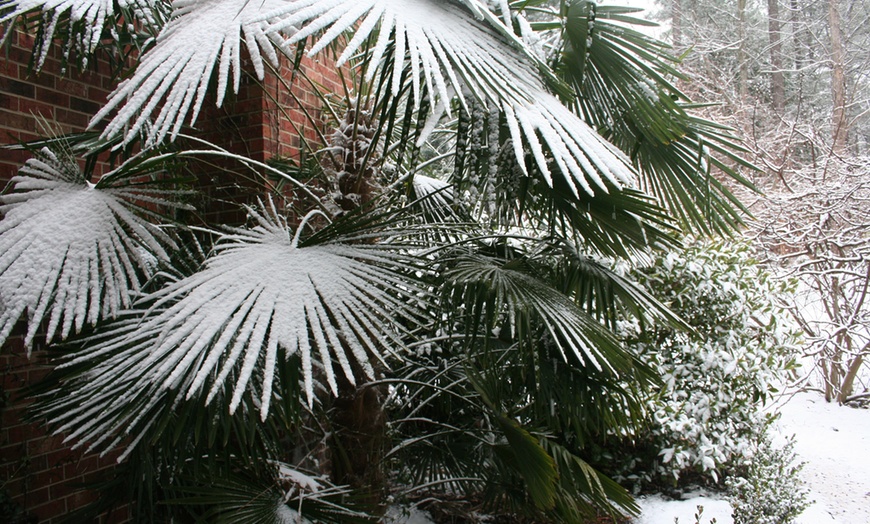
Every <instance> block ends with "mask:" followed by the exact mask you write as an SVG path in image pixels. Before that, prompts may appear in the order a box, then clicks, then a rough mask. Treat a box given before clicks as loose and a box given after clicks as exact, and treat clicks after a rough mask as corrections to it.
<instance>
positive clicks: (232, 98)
mask: <svg viewBox="0 0 870 524" xmlns="http://www.w3.org/2000/svg"><path fill="white" fill-rule="evenodd" d="M31 48H32V38H31V37H29V36H27V35H24V34H20V33H19V34H18V35H15V41H13V42H12V45H11V46H10V47H9V50H8V54H7V55H5V56H0V144H14V143H17V142H19V141H27V140H32V139H35V138H37V137H38V136H39V134H40V131H41V129H40V123H39V121H40V119H44V120H45V121H47V122H48V123H49V124H50V125H52V126H53V127H54V129H55V130H56V131H60V132H63V133H67V132H75V131H83V130H84V129H86V127H87V125H88V122H89V121H90V119H91V117H92V116H93V115H94V114H95V113H96V112H97V111H98V110H99V108H100V107H102V105H103V104H105V102H106V100H107V98H108V96H109V93H110V92H111V91H112V89H113V88H114V86H113V84H112V76H111V74H110V71H109V67H108V65H107V64H105V63H102V62H98V63H96V64H95V65H94V66H92V67H91V68H89V69H88V70H87V71H85V72H83V73H80V72H70V73H68V74H66V75H64V74H62V73H61V60H60V55H59V51H58V48H57V46H55V48H54V49H52V51H51V52H50V53H49V56H48V58H47V59H46V63H45V66H44V68H43V70H42V71H41V72H40V73H39V74H33V73H32V72H30V70H29V68H28V61H29V59H30V52H29V49H31ZM289 66H290V64H289V62H288V61H287V60H286V59H283V63H282V68H281V71H282V75H281V76H282V78H278V77H277V75H274V74H267V76H266V78H265V79H264V80H263V81H262V82H260V81H258V80H255V79H254V77H253V76H248V75H245V76H244V77H243V79H242V82H241V87H240V90H239V92H238V93H237V94H229V93H228V96H227V99H226V100H225V102H224V104H223V106H222V107H220V108H218V107H215V105H214V98H210V99H207V100H206V102H205V104H204V105H203V111H202V114H201V115H200V116H199V118H198V120H197V123H196V132H197V133H198V134H199V136H200V137H201V138H204V139H206V140H209V141H211V142H213V143H215V144H217V145H219V146H221V147H223V148H225V149H227V150H228V151H230V152H231V153H235V154H239V155H243V156H247V157H249V158H251V159H253V160H256V161H258V162H266V161H268V160H270V159H273V158H275V157H281V158H289V159H298V158H299V156H300V154H301V153H302V148H303V144H304V143H305V142H306V141H307V142H308V143H318V137H319V136H322V135H323V134H324V133H325V132H326V131H327V129H326V123H325V122H324V120H323V115H322V112H321V105H320V100H319V98H317V96H316V95H315V94H314V93H313V92H312V90H311V89H310V88H309V87H308V84H307V81H306V82H303V81H302V78H301V77H300V76H299V75H294V74H293V73H292V71H291V70H290V67H289ZM302 67H303V68H305V70H306V75H307V76H308V78H310V79H311V80H312V81H314V82H317V83H318V84H320V85H323V86H326V87H327V88H329V89H334V90H335V92H338V93H341V92H343V90H342V88H341V84H340V82H341V78H340V75H338V74H337V72H336V70H335V68H333V67H331V66H330V65H329V64H324V63H320V62H317V61H315V60H311V59H308V58H305V59H304V61H303V64H302ZM288 88H289V89H291V90H292V91H291V92H288ZM312 119H313V120H314V123H312V122H311V120H312ZM300 133H301V134H303V135H304V138H305V141H303V140H301V139H300V136H299V135H300ZM28 157H29V155H28V154H27V153H26V152H24V151H17V150H8V149H0V188H4V187H6V186H7V183H8V181H9V179H10V178H12V177H13V176H14V175H15V174H16V173H17V170H18V168H19V167H20V166H21V165H22V164H23V163H24V162H25V161H26V160H27V158H28ZM223 164H224V162H221V161H218V162H217V163H216V164H212V165H213V166H215V167H212V168H209V169H208V170H206V169H204V168H199V169H197V171H196V174H197V177H198V179H199V182H198V189H199V190H200V191H201V192H202V193H203V197H202V199H201V203H202V214H201V216H202V217H203V219H205V220H206V221H209V222H212V223H241V222H243V221H244V219H245V216H244V211H243V208H242V207H241V204H249V203H253V202H254V201H256V199H257V198H261V197H262V196H263V195H264V193H265V192H266V189H267V188H266V187H263V186H262V185H258V184H257V183H255V182H252V181H251V179H250V174H251V173H244V172H243V171H242V170H241V167H240V166H239V165H238V164H236V165H229V164H227V165H226V166H224V165H223ZM100 169H102V170H106V169H108V166H107V165H103V166H101V168H100ZM7 189H8V188H7ZM22 324H23V323H22ZM19 327H22V326H19ZM23 332H24V330H23V329H16V331H15V332H14V333H13V336H11V337H10V338H9V339H8V340H7V342H6V344H4V346H3V347H2V349H0V385H2V390H0V511H2V510H3V509H4V505H8V507H18V508H20V509H21V510H22V513H21V519H22V520H20V521H19V522H22V523H24V522H40V523H46V524H54V523H56V522H60V520H61V519H62V518H63V517H64V516H65V515H67V514H68V513H69V512H71V511H73V510H75V509H78V508H81V507H82V506H84V505H86V504H87V503H88V502H91V501H92V500H94V498H95V497H96V494H95V493H92V492H87V491H82V490H81V489H80V488H79V486H80V485H81V484H83V483H88V482H92V481H94V480H97V479H98V478H100V476H102V475H105V474H107V473H109V472H110V471H111V468H112V467H113V465H114V464H115V457H116V456H117V455H116V454H115V455H109V456H107V457H104V458H100V457H99V456H97V455H94V454H86V453H83V452H81V451H80V450H71V449H70V447H69V445H65V444H63V442H62V440H63V439H62V437H56V436H50V435H48V434H47V433H46V432H45V430H44V429H43V428H42V427H40V426H38V425H35V424H32V423H28V422H25V421H24V419H23V416H24V414H25V412H26V409H27V405H28V403H29V400H28V399H27V398H26V395H25V390H26V388H27V387H28V386H29V385H32V384H35V383H36V382H37V381H39V380H40V379H41V378H42V377H44V376H45V375H46V374H47V373H48V371H49V370H50V369H51V364H50V363H49V361H48V359H47V357H46V354H45V352H44V351H41V350H40V349H41V348H40V347H36V348H35V351H34V352H33V354H32V355H31V356H30V357H28V356H27V355H26V351H25V348H24V347H23V338H22V334H23ZM4 496H5V497H6V499H4ZM0 514H2V513H0ZM129 516H130V513H129V508H126V507H125V508H119V510H117V511H116V512H114V513H112V514H110V515H104V516H103V518H102V519H101V522H105V523H107V524H114V523H120V522H125V521H127V520H129Z"/></svg>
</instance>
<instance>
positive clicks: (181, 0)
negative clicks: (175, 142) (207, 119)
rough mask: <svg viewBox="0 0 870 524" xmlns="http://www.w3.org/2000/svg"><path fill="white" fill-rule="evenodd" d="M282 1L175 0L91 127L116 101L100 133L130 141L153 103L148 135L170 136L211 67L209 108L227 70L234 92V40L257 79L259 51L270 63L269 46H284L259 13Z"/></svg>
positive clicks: (198, 97) (237, 60)
mask: <svg viewBox="0 0 870 524" xmlns="http://www.w3.org/2000/svg"><path fill="white" fill-rule="evenodd" d="M287 5H289V4H288V2H284V1H282V0H263V1H256V2H251V1H249V0H177V1H176V2H174V3H173V9H174V11H173V19H172V20H171V21H170V22H169V23H168V24H167V25H166V27H165V28H164V29H163V31H162V32H161V33H160V35H159V37H158V43H157V45H156V46H155V47H154V48H153V49H151V50H149V51H148V52H147V53H145V56H144V57H143V58H142V61H141V63H140V64H139V66H138V68H137V69H136V73H135V74H134V75H133V77H132V78H130V79H128V80H126V81H124V82H122V83H121V84H119V85H118V87H117V89H115V91H114V92H113V93H112V94H111V95H110V97H109V102H108V103H107V104H106V106H105V107H103V108H102V109H101V110H100V111H99V112H98V113H97V114H96V115H95V116H94V118H93V119H92V120H91V124H92V125H93V124H95V123H96V122H99V121H100V120H102V119H103V118H104V117H105V116H107V115H109V114H110V113H111V112H112V111H113V110H114V109H115V108H116V107H118V106H121V105H123V107H121V108H120V109H119V110H118V114H117V115H116V116H115V117H114V118H113V119H112V121H111V122H110V123H109V124H108V126H107V127H106V128H105V130H104V131H103V134H104V136H110V135H114V134H118V133H121V132H123V133H125V134H126V137H127V139H128V140H131V139H132V138H133V137H135V136H136V134H137V133H138V132H139V131H140V130H141V128H142V126H143V125H145V124H146V123H148V121H149V119H150V117H151V115H152V113H153V112H154V111H155V110H156V109H157V108H158V107H159V108H160V112H159V114H158V116H157V118H156V120H155V121H154V125H153V127H151V128H150V130H149V139H150V140H151V141H160V140H162V139H163V138H164V137H165V136H166V135H167V133H170V132H171V133H172V136H173V137H174V136H175V135H176V134H177V133H178V131H179V129H180V128H181V126H182V124H183V123H184V119H185V117H186V116H187V114H188V112H189V111H190V110H191V108H192V109H193V115H192V116H191V119H190V120H191V122H193V121H194V120H196V116H197V114H198V113H199V110H200V108H201V106H202V102H203V97H204V96H205V94H206V90H207V88H208V86H209V82H210V81H211V78H212V72H213V70H214V68H215V66H217V68H218V71H217V76H218V89H217V93H218V98H217V105H218V106H220V105H221V103H222V102H223V98H224V94H225V93H226V90H227V85H228V83H229V77H230V73H232V76H233V90H234V91H235V92H238V89H239V82H240V79H241V76H242V74H243V73H242V66H241V55H240V52H241V48H242V41H244V43H245V46H246V48H247V50H248V54H249V56H250V59H251V62H252V63H253V66H254V69H255V71H256V73H257V75H258V77H259V78H261V79H262V78H263V75H264V67H263V55H262V54H261V51H262V53H263V54H265V58H266V59H267V60H268V61H269V62H271V63H272V64H273V65H276V66H277V64H278V55H277V53H276V52H275V49H274V47H278V48H281V47H282V46H284V45H285V44H284V43H283V42H282V41H281V39H280V38H279V37H278V36H277V35H266V33H265V29H266V28H267V27H268V25H269V19H268V18H267V19H264V18H263V13H268V12H269V11H271V10H274V9H276V8H277V7H279V6H287ZM273 46H274V47H273ZM131 121H132V125H130V123H131Z"/></svg>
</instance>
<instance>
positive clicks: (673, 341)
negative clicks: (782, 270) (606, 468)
mask: <svg viewBox="0 0 870 524" xmlns="http://www.w3.org/2000/svg"><path fill="white" fill-rule="evenodd" d="M633 277H634V278H637V279H638V280H639V281H640V282H641V284H642V285H644V286H645V287H647V288H648V289H651V290H653V292H654V293H655V294H656V295H657V297H658V298H659V300H661V301H662V302H663V303H664V304H665V305H667V306H669V307H670V308H672V310H673V311H674V312H676V313H677V314H679V315H681V316H682V317H683V319H685V321H686V322H687V323H688V324H689V325H690V326H691V327H692V329H693V331H694V332H692V331H688V330H683V331H680V330H675V329H673V328H671V327H658V326H641V325H640V324H638V323H636V322H627V323H625V324H623V326H622V332H623V336H624V337H625V339H626V341H627V343H628V345H629V346H630V347H632V348H633V349H634V351H635V352H636V354H637V356H638V357H639V358H640V359H641V360H642V361H644V362H645V363H647V364H648V365H650V366H652V367H654V368H655V369H656V370H657V371H658V374H659V375H660V376H661V379H662V387H661V388H660V390H659V392H658V393H657V394H656V395H654V396H652V397H651V398H650V399H649V400H648V402H647V424H648V425H647V429H646V430H645V431H642V432H639V433H632V434H630V435H629V436H628V437H627V440H626V441H623V442H621V444H622V445H625V446H627V448H628V449H627V451H626V450H625V449H623V450H622V452H621V453H623V454H625V453H627V454H628V458H625V459H623V461H622V462H621V463H620V464H621V467H622V468H623V469H622V471H621V472H620V474H621V476H624V477H626V478H628V479H629V480H634V481H637V482H639V483H640V484H641V485H643V484H646V483H650V482H652V483H656V484H660V485H662V484H676V483H678V482H680V481H681V480H686V479H687V478H688V479H690V480H705V481H706V480H709V479H712V480H713V481H714V482H718V480H719V478H720V476H721V475H722V474H723V473H726V474H727V473H728V472H729V471H731V470H733V469H734V468H737V467H739V466H741V465H743V464H745V463H747V461H749V460H751V459H752V457H753V455H754V454H755V453H756V448H757V442H758V439H759V436H760V435H762V434H763V433H764V431H765V428H766V427H767V426H768V425H769V423H770V419H771V417H770V415H766V414H764V413H763V412H762V407H763V406H764V404H765V402H766V401H767V400H769V399H770V397H771V395H772V394H773V393H775V392H776V391H777V390H776V388H777V386H778V384H780V383H781V381H782V380H783V378H784V373H785V372H786V371H787V370H789V369H790V368H792V367H793V366H794V365H795V363H794V357H795V354H796V351H795V349H796V344H797V342H798V332H797V330H796V328H795V327H794V325H793V323H792V322H791V321H790V317H789V316H788V314H787V312H786V311H784V310H783V309H782V308H781V307H780V306H779V305H778V301H777V297H779V296H782V295H783V294H785V293H791V292H793V289H794V284H793V283H792V282H788V281H784V280H779V279H775V278H773V276H772V275H771V274H769V273H768V272H767V271H765V269H764V268H762V267H761V266H760V265H759V264H757V263H756V262H755V261H754V260H753V259H752V256H751V254H750V251H749V248H748V246H746V245H745V244H738V243H718V244H695V245H692V246H690V247H689V248H687V249H686V250H684V251H683V252H672V253H669V254H667V255H666V256H664V257H662V258H660V259H658V260H657V261H656V262H655V263H654V264H652V265H651V266H649V267H646V268H643V269H640V270H636V271H634V273H633ZM699 474H700V476H699Z"/></svg>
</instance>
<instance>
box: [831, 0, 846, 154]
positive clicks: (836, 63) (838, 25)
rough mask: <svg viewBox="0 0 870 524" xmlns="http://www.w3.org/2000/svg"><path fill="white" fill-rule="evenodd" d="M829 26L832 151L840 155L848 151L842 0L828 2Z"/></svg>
mask: <svg viewBox="0 0 870 524" xmlns="http://www.w3.org/2000/svg"><path fill="white" fill-rule="evenodd" d="M828 24H829V26H830V33H831V95H832V98H833V103H834V107H833V111H832V113H831V150H832V151H833V152H834V154H840V153H842V152H843V151H845V149H846V137H847V134H848V123H847V122H846V74H845V70H844V66H843V59H844V57H843V54H844V53H843V34H842V21H841V19H840V0H828Z"/></svg>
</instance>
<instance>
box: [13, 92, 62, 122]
mask: <svg viewBox="0 0 870 524" xmlns="http://www.w3.org/2000/svg"><path fill="white" fill-rule="evenodd" d="M18 111H19V112H21V113H25V114H28V115H34V116H41V117H43V118H46V119H48V120H49V121H51V120H54V106H52V105H50V104H47V103H45V102H39V101H37V100H28V99H26V98H20V99H19V103H18Z"/></svg>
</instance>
